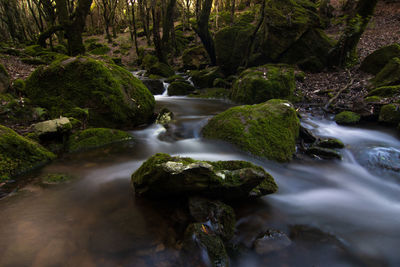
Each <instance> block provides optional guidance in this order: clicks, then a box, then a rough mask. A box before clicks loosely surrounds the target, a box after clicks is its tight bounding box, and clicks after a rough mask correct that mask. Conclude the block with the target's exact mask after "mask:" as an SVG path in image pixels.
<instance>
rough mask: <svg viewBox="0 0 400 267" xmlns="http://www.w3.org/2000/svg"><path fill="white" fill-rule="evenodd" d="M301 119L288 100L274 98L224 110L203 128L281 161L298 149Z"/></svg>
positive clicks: (211, 135) (213, 135)
mask: <svg viewBox="0 0 400 267" xmlns="http://www.w3.org/2000/svg"><path fill="white" fill-rule="evenodd" d="M299 127H300V123H299V119H298V117H297V114H296V111H295V109H294V108H293V106H292V104H291V103H289V102H288V101H284V100H279V99H272V100H269V101H267V102H265V103H261V104H258V105H251V106H238V107H233V108H230V109H228V110H227V111H224V112H222V113H220V114H218V115H217V116H215V117H214V118H212V119H211V120H210V121H209V122H208V124H207V125H206V126H205V127H204V128H203V130H202V133H203V136H204V137H206V138H212V139H221V140H224V141H227V142H229V143H232V144H234V145H237V146H238V147H239V148H240V149H242V150H244V151H248V152H250V153H252V154H254V155H257V156H261V157H266V158H268V159H271V160H276V161H280V162H284V161H290V160H291V159H292V156H293V154H294V153H295V151H296V139H297V137H298V136H299Z"/></svg>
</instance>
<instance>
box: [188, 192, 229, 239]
mask: <svg viewBox="0 0 400 267" xmlns="http://www.w3.org/2000/svg"><path fill="white" fill-rule="evenodd" d="M189 210H190V214H191V215H192V217H193V218H194V219H195V221H196V222H199V223H203V224H206V225H207V226H208V227H209V228H210V229H211V230H212V231H213V232H214V233H215V234H217V235H218V236H220V237H221V238H222V240H224V241H229V240H230V239H231V238H232V237H233V235H234V233H235V224H236V218H235V212H234V211H233V209H232V208H231V207H230V206H228V205H226V204H224V203H222V202H221V201H218V200H208V199H206V198H201V197H191V198H189Z"/></svg>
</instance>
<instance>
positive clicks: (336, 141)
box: [316, 138, 344, 148]
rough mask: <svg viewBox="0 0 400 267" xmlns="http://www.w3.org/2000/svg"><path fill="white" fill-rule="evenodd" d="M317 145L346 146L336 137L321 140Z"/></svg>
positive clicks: (324, 146) (326, 146)
mask: <svg viewBox="0 0 400 267" xmlns="http://www.w3.org/2000/svg"><path fill="white" fill-rule="evenodd" d="M316 145H317V146H319V147H323V148H344V144H343V142H342V141H340V140H339V139H336V138H328V139H322V140H319V141H318V142H317V144H316Z"/></svg>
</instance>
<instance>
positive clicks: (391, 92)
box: [367, 85, 400, 97]
mask: <svg viewBox="0 0 400 267" xmlns="http://www.w3.org/2000/svg"><path fill="white" fill-rule="evenodd" d="M398 94H400V85H395V86H382V87H378V88H375V89H373V90H372V91H370V92H369V93H368V95H367V96H380V97H393V96H395V95H398Z"/></svg>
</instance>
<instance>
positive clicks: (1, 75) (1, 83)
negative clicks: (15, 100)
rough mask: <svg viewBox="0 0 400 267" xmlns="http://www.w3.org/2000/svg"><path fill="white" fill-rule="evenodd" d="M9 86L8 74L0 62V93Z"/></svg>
mask: <svg viewBox="0 0 400 267" xmlns="http://www.w3.org/2000/svg"><path fill="white" fill-rule="evenodd" d="M9 87H10V76H9V75H8V72H7V70H6V68H5V67H4V66H3V65H2V64H0V93H3V92H5V91H6V90H7V89H8V88H9Z"/></svg>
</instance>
